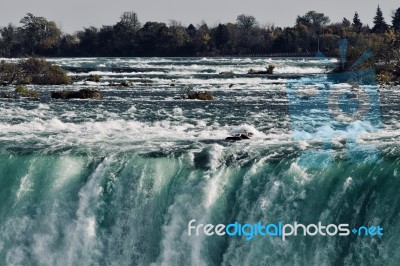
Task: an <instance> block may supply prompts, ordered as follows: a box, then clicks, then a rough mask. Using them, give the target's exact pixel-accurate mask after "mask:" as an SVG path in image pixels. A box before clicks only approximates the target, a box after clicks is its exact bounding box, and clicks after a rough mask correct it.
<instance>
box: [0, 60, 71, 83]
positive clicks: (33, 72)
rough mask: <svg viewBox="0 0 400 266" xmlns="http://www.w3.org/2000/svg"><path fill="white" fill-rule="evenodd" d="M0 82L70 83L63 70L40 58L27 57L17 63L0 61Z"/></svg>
mask: <svg viewBox="0 0 400 266" xmlns="http://www.w3.org/2000/svg"><path fill="white" fill-rule="evenodd" d="M0 73H1V74H0V82H1V84H3V85H10V84H17V85H21V84H37V85H62V84H71V79H70V78H69V77H68V76H67V74H66V73H65V71H64V70H63V69H62V68H61V67H59V66H57V65H53V64H51V63H49V62H47V61H46V60H44V59H40V58H29V59H27V60H21V61H19V62H18V63H9V62H5V61H2V62H0Z"/></svg>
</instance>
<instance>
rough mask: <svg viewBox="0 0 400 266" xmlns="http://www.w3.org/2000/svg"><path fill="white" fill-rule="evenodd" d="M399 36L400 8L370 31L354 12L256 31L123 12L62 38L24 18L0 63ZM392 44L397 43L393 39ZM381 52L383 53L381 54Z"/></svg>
mask: <svg viewBox="0 0 400 266" xmlns="http://www.w3.org/2000/svg"><path fill="white" fill-rule="evenodd" d="M399 32H400V8H398V9H397V10H396V11H395V13H394V15H393V17H392V21H391V24H388V23H387V22H386V21H385V19H384V16H383V14H382V11H381V9H380V7H379V6H378V8H377V11H376V16H375V18H374V24H373V26H372V27H369V26H368V25H365V24H364V23H362V21H361V19H360V17H359V14H358V13H357V12H356V13H355V14H354V17H353V19H352V21H350V20H348V19H347V18H343V21H341V22H336V23H331V21H330V19H329V17H328V16H326V15H325V14H323V13H318V12H316V11H309V12H307V13H306V14H304V15H301V16H298V17H297V18H296V22H295V25H294V26H293V27H285V28H281V27H275V26H274V25H266V26H261V25H260V24H259V23H258V21H257V20H256V19H255V17H253V16H251V15H244V14H242V15H239V16H238V17H237V19H236V22H235V23H225V24H222V23H220V24H218V25H216V26H214V27H209V26H208V25H207V24H206V23H201V24H200V25H196V26H194V25H193V24H190V25H189V26H187V27H186V26H183V25H182V24H181V23H179V22H177V21H171V22H170V23H169V24H168V25H167V24H165V23H161V22H151V21H150V22H146V23H144V24H142V23H141V22H140V21H139V18H138V16H137V14H136V13H135V12H125V13H123V14H122V16H121V17H120V19H119V21H118V22H117V23H116V24H115V25H110V26H102V27H101V28H96V27H88V28H84V29H83V30H80V31H78V32H76V33H74V34H68V33H63V32H62V31H61V30H60V28H59V27H58V26H57V25H56V23H55V22H54V21H48V20H47V19H46V18H44V17H37V16H34V15H33V14H30V13H28V14H27V15H26V16H25V17H23V18H22V19H21V21H20V25H19V26H16V25H12V24H9V25H7V26H5V27H2V28H0V36H1V37H0V56H2V57H25V56H45V57H95V56H108V57H111V56H231V55H248V54H269V53H300V52H301V53H310V54H312V53H315V52H316V51H318V50H320V51H321V52H322V53H337V52H338V40H339V39H342V38H346V39H348V40H349V43H350V44H355V45H358V46H359V47H361V46H372V47H378V46H379V45H381V46H382V45H383V44H384V42H385V38H388V36H387V35H388V34H389V35H394V36H398V35H399ZM395 38H398V37H395ZM381 49H383V48H381Z"/></svg>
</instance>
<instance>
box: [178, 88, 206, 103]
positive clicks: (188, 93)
mask: <svg viewBox="0 0 400 266" xmlns="http://www.w3.org/2000/svg"><path fill="white" fill-rule="evenodd" d="M183 93H184V95H183V96H182V98H184V99H190V100H202V101H211V100H214V97H213V96H212V94H211V92H209V91H194V90H192V89H191V88H187V89H185V90H184V91H183Z"/></svg>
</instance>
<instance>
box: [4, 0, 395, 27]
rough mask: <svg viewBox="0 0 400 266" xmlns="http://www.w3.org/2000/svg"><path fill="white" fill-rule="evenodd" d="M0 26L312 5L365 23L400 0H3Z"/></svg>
mask: <svg viewBox="0 0 400 266" xmlns="http://www.w3.org/2000/svg"><path fill="white" fill-rule="evenodd" d="M1 2H2V4H1V9H0V26H5V25H7V24H8V23H10V22H12V23H13V24H18V22H19V20H20V19H21V18H22V17H23V16H24V15H25V14H26V13H28V12H30V13H33V14H34V15H36V16H43V17H46V18H47V19H49V20H54V21H55V22H56V23H57V24H58V25H59V26H61V28H62V30H63V31H65V32H68V33H72V32H74V31H77V30H80V29H82V28H83V27H89V26H96V27H99V26H102V25H112V24H114V23H115V22H117V21H118V20H119V17H120V15H121V13H122V12H124V11H135V12H136V13H137V14H138V16H139V19H140V21H141V22H146V21H159V22H166V23H168V21H169V20H170V19H174V20H177V21H180V22H182V23H183V24H184V25H188V24H190V23H193V24H194V25H196V24H199V23H200V22H201V21H202V20H204V21H205V22H207V24H208V25H211V26H212V25H214V24H216V23H219V22H221V23H225V22H234V21H235V20H236V17H237V15H239V14H243V13H244V14H250V15H253V16H255V17H256V18H257V20H258V21H259V22H260V24H261V25H263V24H267V23H268V24H271V23H274V24H275V26H281V27H283V26H293V24H294V22H295V19H296V17H297V15H299V14H304V13H305V12H307V11H309V10H315V11H318V12H323V13H325V14H326V15H328V16H329V17H330V18H331V21H341V20H342V19H343V17H346V18H348V19H350V20H352V18H353V15H354V12H355V11H357V12H358V13H359V15H360V18H361V21H362V22H363V23H366V24H369V25H372V19H373V17H374V15H375V12H376V8H377V6H378V4H379V5H380V6H381V8H382V11H383V14H384V16H385V18H386V22H388V23H389V22H391V20H392V19H391V16H392V14H393V11H394V10H396V9H397V8H399V7H400V0H275V1H270V0H244V1H239V0H196V1H194V0H111V1H104V0H97V1H95V0H1Z"/></svg>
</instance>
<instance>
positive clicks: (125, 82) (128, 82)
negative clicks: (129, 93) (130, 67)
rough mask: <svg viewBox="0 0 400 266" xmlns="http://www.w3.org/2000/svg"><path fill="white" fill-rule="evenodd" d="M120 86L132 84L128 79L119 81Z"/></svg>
mask: <svg viewBox="0 0 400 266" xmlns="http://www.w3.org/2000/svg"><path fill="white" fill-rule="evenodd" d="M121 86H122V87H131V86H132V82H131V81H129V80H124V81H122V82H121Z"/></svg>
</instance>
